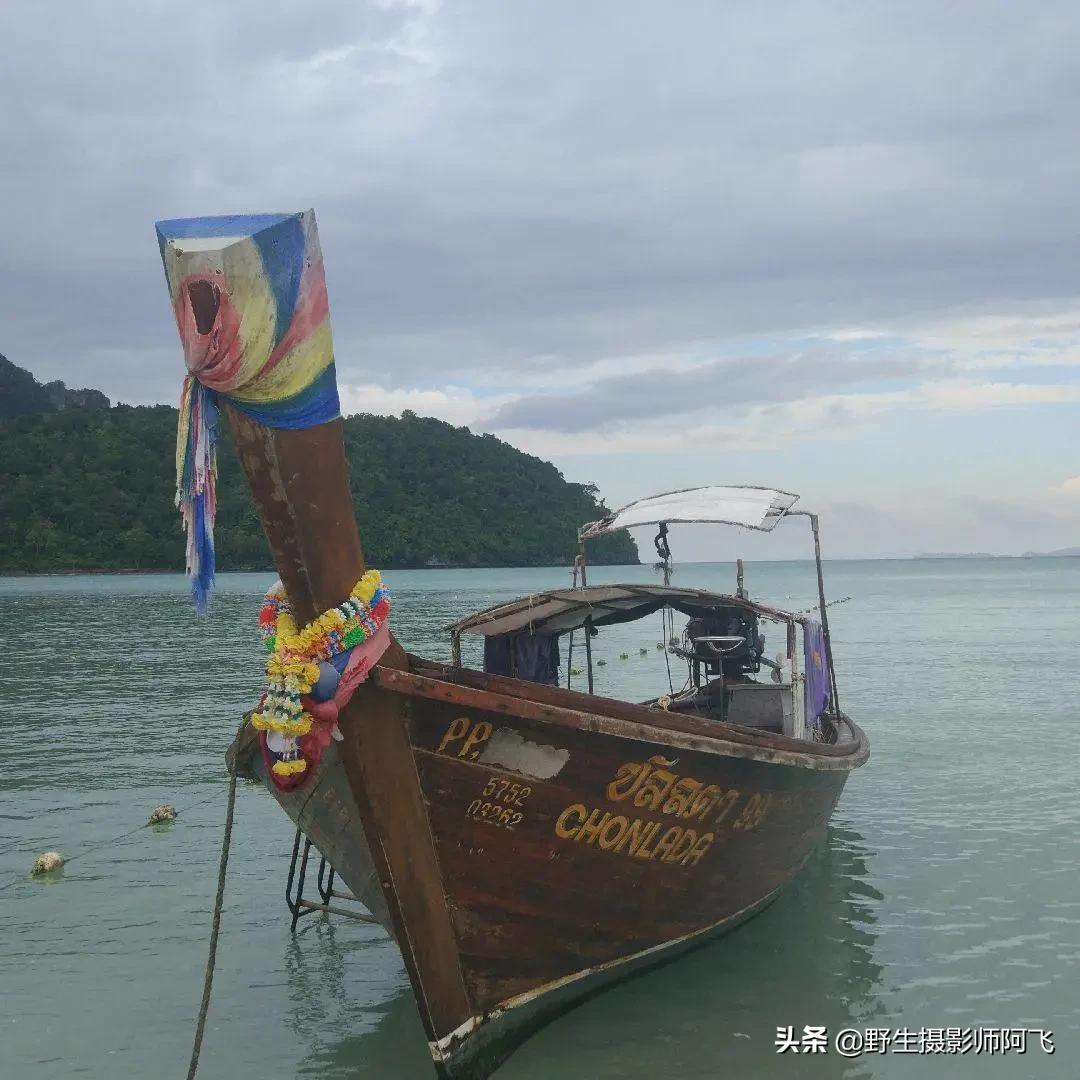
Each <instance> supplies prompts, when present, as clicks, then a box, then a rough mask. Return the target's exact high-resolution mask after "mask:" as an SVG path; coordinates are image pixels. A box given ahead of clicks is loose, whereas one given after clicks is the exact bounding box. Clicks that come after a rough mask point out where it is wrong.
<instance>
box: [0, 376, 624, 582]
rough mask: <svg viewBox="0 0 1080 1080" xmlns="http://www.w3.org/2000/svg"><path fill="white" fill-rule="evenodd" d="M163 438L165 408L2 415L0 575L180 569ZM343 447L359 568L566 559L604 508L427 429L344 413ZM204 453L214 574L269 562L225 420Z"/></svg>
mask: <svg viewBox="0 0 1080 1080" xmlns="http://www.w3.org/2000/svg"><path fill="white" fill-rule="evenodd" d="M11 366H14V365H11ZM16 371H21V369H16ZM35 385H36V384H35ZM21 389H22V390H23V395H22V400H28V399H32V398H34V393H33V387H30V386H25V387H22V388H21ZM83 393H85V392H83ZM175 439H176V410H175V409H173V408H170V407H168V406H165V405H157V406H153V407H132V406H128V405H116V406H113V407H112V408H100V407H87V405H86V404H84V403H82V402H75V403H71V402H69V403H68V405H67V406H66V407H62V408H61V409H60V411H55V410H54V411H49V412H37V413H24V414H23V415H15V416H11V417H9V418H7V419H4V420H2V421H0V572H7V573H13V572H20V571H35V572H40V571H71V570H122V569H123V570H127V569H132V570H178V569H183V536H182V533H181V532H180V519H179V514H178V513H177V511H176V509H175V508H174V506H173V490H174V486H175V479H174V475H173V469H174V464H173V462H174V448H175ZM345 448H346V454H347V456H348V459H349V466H350V473H351V476H352V491H353V497H354V501H355V503H356V507H357V516H358V519H359V521H360V533H361V537H362V539H363V543H364V550H365V553H366V555H367V557H368V560H369V561H370V563H371V565H373V566H378V567H385V568H394V567H422V566H429V565H443V566H543V565H569V564H570V563H571V562H572V560H573V557H574V554H575V553H576V540H575V537H576V530H577V528H578V526H579V525H581V524H582V523H583V522H585V521H590V520H595V519H596V518H598V517H601V516H603V514H604V513H606V510H605V508H604V507H603V505H602V504H601V503H598V502H597V500H596V498H595V489H593V488H592V487H591V486H590V485H584V484H571V483H567V481H566V480H564V479H563V476H562V474H561V473H560V472H559V471H558V470H557V469H556V468H555V466H554V465H552V464H550V463H549V462H546V461H541V460H540V459H539V458H536V457H532V456H531V455H529V454H524V453H522V452H521V451H519V450H516V449H515V448H514V447H512V446H509V445H508V444H506V443H504V442H501V441H500V440H498V439H496V438H495V437H494V436H492V435H473V434H472V433H471V432H469V431H468V430H467V429H465V428H455V427H453V426H452V425H450V424H446V423H443V422H442V421H441V420H434V419H426V418H423V417H419V416H415V415H413V414H412V413H408V412H406V413H405V414H404V415H403V416H402V417H401V418H400V419H398V418H396V417H386V416H351V417H349V418H348V419H346V421H345ZM218 458H219V461H218V465H219V487H218V504H219V505H218V516H217V529H216V542H217V565H218V569H219V570H256V569H268V568H269V567H270V565H271V561H270V554H269V551H268V549H267V546H266V540H265V538H264V536H263V533H262V528H261V527H260V525H259V521H258V518H257V517H256V514H255V510H254V507H253V505H252V503H251V498H250V495H249V493H248V490H247V486H246V484H245V483H244V481H243V478H242V476H241V474H240V467H239V464H238V462H237V460H236V455H235V453H234V451H233V448H232V444H231V441H230V440H229V438H228V432H227V426H226V425H224V424H223V425H222V443H221V446H220V448H219V455H218ZM589 559H590V561H591V562H596V563H636V562H637V561H638V554H637V548H636V546H635V544H634V542H633V540H631V538H630V537H629V536H627V535H626V534H618V535H614V536H609V537H603V538H601V539H600V540H597V541H593V542H591V543H590V545H589Z"/></svg>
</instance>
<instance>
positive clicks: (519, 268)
mask: <svg viewBox="0 0 1080 1080" xmlns="http://www.w3.org/2000/svg"><path fill="white" fill-rule="evenodd" d="M121 10H122V11H123V22H124V32H123V34H117V33H115V32H113V29H112V28H113V27H114V25H115V22H116V19H117V18H118V17H119V14H120V12H121ZM1078 29H1080V11H1078V10H1077V9H1076V8H1075V6H1073V5H1068V4H1065V3H1063V2H1062V3H1058V4H1055V5H1051V7H1050V8H1049V9H1042V17H1040V18H1039V19H1033V18H1030V17H1029V15H1028V13H1027V12H1025V11H1022V10H1020V9H1017V8H1009V7H1008V6H1005V7H1000V8H997V9H994V10H992V11H986V12H984V13H982V15H981V17H980V18H979V19H978V20H976V21H974V22H973V21H972V20H971V19H970V18H968V17H967V16H966V15H964V14H963V13H962V12H960V11H959V10H958V9H953V8H950V7H949V6H948V5H944V6H942V5H931V4H915V5H914V6H913V7H912V6H909V7H907V8H905V10H904V14H903V15H902V16H901V17H897V16H896V10H895V5H893V4H890V3H887V2H885V0H880V2H878V3H867V4H863V5H860V6H859V8H858V10H857V11H854V12H853V11H847V10H845V11H843V12H841V11H840V10H839V9H837V8H836V7H835V6H834V5H828V4H816V3H808V4H785V5H781V8H780V9H776V8H768V9H767V8H764V7H761V6H755V5H749V4H742V3H736V4H731V5H712V6H709V5H705V6H701V5H696V6H693V7H689V6H677V7H676V8H673V9H671V10H670V11H669V10H667V9H664V10H663V11H661V10H660V9H659V8H657V7H656V5H654V4H648V3H644V2H640V3H634V2H627V3H622V4H619V5H618V7H617V8H616V7H612V6H611V5H606V4H600V5H595V6H591V5H590V6H586V7H585V8H582V7H581V5H570V4H565V3H544V4H539V3H527V2H525V3H521V4H514V5H504V4H499V3H495V2H485V3H479V2H478V3H463V4H454V5H438V4H434V3H386V2H383V3H359V2H358V3H355V4H346V3H342V2H339V0H312V2H310V3H304V4H300V3H298V2H295V3H289V2H286V3H282V4H276V5H273V6H272V8H267V7H266V6H265V5H256V4H254V3H253V2H251V0H237V2H236V3H233V4H229V5H227V6H226V7H223V8H221V9H220V10H218V11H216V12H215V17H214V24H213V28H212V32H211V31H209V30H208V28H207V26H206V25H205V24H203V23H202V22H201V21H200V20H199V19H194V18H193V19H187V20H184V19H181V20H177V19H176V18H175V17H174V13H173V12H172V10H171V9H169V8H168V7H167V6H163V5H160V4H156V5H142V6H140V7H139V8H137V9H134V10H129V9H128V8H123V9H121V8H120V7H119V5H116V4H111V3H106V2H104V0H90V2H87V3H84V4H79V5H75V6H72V7H71V8H70V10H67V11H65V16H64V18H63V19H62V20H57V19H55V18H53V17H51V16H50V14H49V12H48V11H47V9H45V8H43V7H41V5H37V4H31V3H30V2H29V0H15V2H11V3H8V4H7V5H4V8H3V10H2V11H0V89H2V90H4V91H6V96H7V98H8V99H9V100H12V101H14V100H18V101H19V102H20V103H21V104H20V107H19V108H18V109H14V108H13V109H8V110H5V111H4V114H3V116H2V117H0V138H2V139H3V144H4V146H5V164H4V166H3V169H2V170H0V196H2V197H3V198H4V202H5V205H7V206H9V207H17V208H18V211H17V212H16V213H13V214H11V215H10V216H9V218H8V220H7V222H6V225H5V245H4V248H3V251H2V252H0V272H3V273H4V276H5V281H9V282H10V286H9V288H8V291H7V295H6V296H5V325H4V333H5V341H4V348H5V351H6V352H7V353H9V354H10V355H12V356H13V358H15V359H16V360H18V361H20V362H22V363H25V364H28V365H29V366H31V367H33V368H35V369H37V370H39V371H40V372H41V373H42V374H43V375H47V376H54V375H56V376H60V377H71V376H72V374H73V369H75V368H79V367H84V366H85V365H86V357H87V354H88V351H89V349H90V348H99V349H106V350H107V349H124V348H132V349H150V348H155V347H156V346H157V345H158V344H159V343H161V342H163V341H169V340H170V339H171V334H172V330H171V327H170V326H169V323H168V319H167V312H166V311H165V306H164V304H163V303H162V300H161V293H162V285H161V281H160V272H159V269H158V268H157V265H156V260H157V256H156V251H155V250H154V244H153V236H152V229H151V225H152V221H153V220H154V218H155V217H160V216H166V215H177V214H184V213H205V212H214V211H226V210H237V209H256V208H291V207H300V206H306V205H309V204H314V205H316V207H317V209H318V211H319V214H320V218H321V221H322V225H323V229H322V234H323V239H324V243H325V245H326V249H327V260H328V268H329V272H330V288H331V294H332V301H333V309H334V320H335V331H336V335H337V340H338V342H339V352H340V357H339V361H340V365H341V369H342V371H343V373H344V374H345V377H346V378H347V379H349V380H352V381H354V382H358V383H359V382H375V383H379V384H383V385H386V384H388V383H389V382H392V381H396V384H397V385H399V386H410V385H423V384H425V383H426V384H430V383H431V382H432V380H433V379H434V378H436V377H440V378H441V376H442V374H443V373H444V372H446V371H447V370H449V371H451V372H454V373H461V372H469V373H482V374H484V376H485V377H486V378H487V379H489V380H491V379H493V378H495V377H496V376H498V375H499V374H500V373H504V372H507V371H513V372H516V373H523V374H530V373H532V372H534V371H535V370H536V369H537V368H543V369H546V370H548V371H553V370H561V371H563V372H565V373H566V374H567V378H569V377H570V374H571V373H572V372H574V371H576V370H578V369H579V368H581V367H583V366H588V365H592V364H600V363H604V362H607V361H609V360H610V359H611V358H615V357H619V356H623V357H636V356H639V355H641V354H647V353H661V352H662V353H668V354H675V353H680V352H684V351H687V350H688V349H691V348H693V347H694V344H695V343H697V342H701V341H709V340H718V339H725V338H731V337H738V336H741V335H747V334H758V335H760V334H776V333H781V332H790V331H794V330H797V329H799V328H802V327H807V326H819V327H820V326H826V327H827V326H830V325H831V326H833V327H837V328H844V327H859V326H863V325H869V324H870V323H871V322H874V321H880V320H889V319H893V320H895V319H897V318H900V317H903V316H907V315H909V314H910V313H911V312H913V311H928V310H940V309H941V308H942V307H943V306H947V305H956V304H963V303H972V302H979V303H987V304H997V305H1001V304H1005V303H1012V302H1016V301H1021V300H1028V299H1032V298H1035V297H1041V296H1046V295H1049V294H1050V293H1051V292H1052V293H1053V294H1055V295H1060V294H1061V293H1062V292H1066V293H1067V292H1072V293H1076V292H1077V291H1080V268H1078V267H1077V266H1076V265H1075V260H1074V259H1073V258H1072V257H1071V245H1070V244H1068V243H1066V242H1063V233H1062V222H1069V221H1073V220H1076V219H1077V216H1078V215H1077V210H1078V209H1080V206H1078V202H1080V184H1078V183H1077V180H1078V178H1080V146H1078V145H1077V144H1076V142H1075V140H1074V139H1073V138H1072V130H1073V114H1074V109H1073V107H1072V103H1073V102H1074V101H1075V99H1076V97H1077V93H1078V90H1080V72H1078V71H1077V69H1076V66H1075V64H1074V62H1073V59H1074V58H1073V56H1072V52H1071V50H1070V49H1069V48H1068V47H1067V46H1066V43H1067V42H1069V41H1071V40H1073V37H1074V35H1075V32H1076V31H1077V30H1078ZM793 56H798V58H799V62H798V63H792V61H791V58H792V57H793ZM841 332H842V331H841ZM176 374H177V372H176V370H175V367H173V368H169V369H164V368H163V369H162V370H160V371H159V372H157V374H156V376H155V378H156V383H155V385H156V386H157V387H158V388H159V394H160V396H161V397H162V398H163V399H170V400H171V398H172V397H173V396H174V395H173V383H174V381H175V377H176ZM78 378H83V379H84V381H92V382H97V383H99V384H101V385H103V387H105V388H106V389H107V390H109V391H111V392H112V393H113V394H114V395H115V396H119V390H120V387H121V385H122V384H121V380H119V379H117V378H116V377H115V375H114V373H113V371H112V369H111V368H110V367H108V366H107V365H102V366H100V367H98V368H97V369H96V370H94V371H91V372H89V373H88V374H87V375H86V376H83V375H82V374H81V373H80V375H79V376H78ZM76 381H77V379H76ZM453 381H457V382H458V383H460V382H462V381H463V380H462V378H461V377H458V378H457V379H455V380H453Z"/></svg>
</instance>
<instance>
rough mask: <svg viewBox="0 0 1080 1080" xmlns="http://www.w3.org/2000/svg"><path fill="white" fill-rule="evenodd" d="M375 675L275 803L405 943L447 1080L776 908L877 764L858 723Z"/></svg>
mask: <svg viewBox="0 0 1080 1080" xmlns="http://www.w3.org/2000/svg"><path fill="white" fill-rule="evenodd" d="M374 681H375V685H374V686H370V687H368V688H366V689H365V691H364V694H365V698H364V700H365V701H366V703H367V706H368V708H367V710H365V711H366V712H367V715H368V719H360V720H359V721H358V722H354V723H353V724H352V725H350V726H344V725H343V734H344V737H345V738H344V742H343V743H341V744H340V745H339V746H334V747H331V749H330V750H329V751H328V752H327V754H326V755H325V756H324V759H323V762H322V763H321V765H320V767H319V771H318V773H317V774H316V776H315V777H314V778H313V779H312V781H311V784H310V786H306V787H305V788H303V789H301V790H300V791H298V792H295V793H292V794H282V793H280V792H277V791H275V794H276V795H277V797H278V799H279V801H280V802H281V804H282V805H283V806H284V807H285V809H286V810H287V811H289V813H290V816H292V817H293V819H294V820H295V821H297V823H298V824H299V825H300V827H301V828H302V829H304V831H305V832H306V833H307V835H309V836H310V837H311V839H312V841H313V842H314V843H315V844H316V846H317V847H318V848H319V849H320V850H321V851H322V852H323V854H325V855H326V856H327V858H328V859H329V860H330V861H331V862H332V863H333V865H334V866H335V867H336V869H337V871H338V874H339V876H340V877H341V878H342V879H343V880H344V881H345V883H346V884H347V885H348V886H349V888H350V889H351V890H352V891H353V893H354V894H355V895H356V896H358V897H359V898H361V899H362V900H363V901H364V902H365V903H366V904H367V906H368V907H369V909H370V910H371V911H372V913H373V914H374V915H375V917H376V918H377V919H378V920H379V921H380V922H382V923H383V925H384V926H385V927H386V928H387V929H388V930H389V931H390V932H391V933H393V934H394V935H395V936H396V937H397V940H398V943H399V945H400V946H401V948H402V953H403V956H404V958H405V961H406V966H407V967H408V969H409V973H410V977H411V979H412V982H413V988H414V991H415V992H416V997H417V1001H418V1003H419V1005H420V1010H421V1015H422V1018H423V1019H424V1023H425V1027H426V1028H427V1031H428V1037H429V1043H430V1046H431V1051H432V1057H433V1060H434V1063H435V1066H436V1069H437V1071H438V1073H439V1074H440V1075H441V1076H443V1077H446V1078H447V1080H483V1078H485V1077H487V1076H489V1075H490V1074H491V1072H492V1071H493V1070H494V1069H495V1068H497V1067H498V1065H499V1064H500V1063H501V1062H502V1061H503V1060H504V1059H505V1058H506V1056H507V1055H508V1054H510V1053H511V1052H512V1051H513V1050H514V1049H515V1047H517V1046H518V1045H520V1043H521V1042H522V1041H524V1040H525V1039H526V1038H527V1037H528V1036H529V1035H530V1034H531V1033H532V1032H534V1031H535V1030H536V1029H537V1028H539V1027H541V1026H543V1025H544V1024H546V1023H548V1022H549V1021H551V1020H552V1019H554V1018H555V1017H557V1016H559V1015H560V1014H561V1013H563V1012H565V1011H566V1010H567V1009H569V1008H571V1007H573V1006H574V1005H575V1004H578V1003H579V1002H580V1001H582V1000H584V999H585V998H587V997H588V996H590V995H592V994H594V993H596V992H597V991H598V990H600V989H602V988H603V987H605V986H606V985H608V984H610V983H611V982H612V981H615V980H618V979H621V978H625V977H627V976H629V975H632V974H634V973H636V972H638V971H640V970H642V969H645V968H648V967H652V966H656V965H658V964H660V963H664V962H667V961H668V960H671V959H673V958H675V957H676V956H678V955H680V954H681V953H683V952H686V951H687V950H689V949H692V948H694V947H696V946H698V945H700V944H703V943H704V942H705V941H707V940H709V939H710V938H711V937H713V936H715V935H717V934H720V933H723V932H725V931H727V930H729V929H731V928H732V927H734V926H736V925H738V924H739V923H740V922H742V921H743V920H745V919H746V918H748V917H750V916H751V915H753V914H754V913H755V912H757V911H759V910H760V909H761V908H762V907H764V906H765V905H767V904H768V903H769V902H770V901H771V900H772V899H773V898H774V897H775V896H776V895H777V894H778V892H779V891H780V890H781V889H782V887H783V886H784V885H785V884H786V883H787V882H788V881H790V880H791V879H792V877H794V876H795V874H796V873H797V872H798V870H799V869H800V868H801V867H802V865H803V863H804V862H805V861H806V859H807V857H808V856H809V854H810V853H811V851H812V850H813V848H814V846H815V845H816V844H817V843H818V842H819V841H820V839H821V838H822V837H823V835H824V832H825V828H826V825H827V822H828V820H829V817H830V815H831V813H832V810H833V807H834V806H835V804H836V801H837V799H838V798H839V796H840V793H841V791H842V789H843V786H844V783H845V781H846V779H847V775H848V773H849V772H850V770H851V769H852V768H855V767H856V766H857V765H860V764H862V762H863V761H865V760H866V756H867V754H868V747H867V744H866V740H865V737H864V736H863V735H862V733H861V732H859V731H858V729H857V728H854V727H853V726H852V727H851V728H850V730H849V737H848V739H847V740H846V743H845V744H843V745H841V746H828V747H825V746H823V747H820V748H819V749H818V750H813V749H812V748H811V749H808V748H807V744H795V743H793V740H788V739H783V738H782V737H776V736H771V737H761V736H756V735H750V734H748V733H745V732H740V731H738V730H736V729H731V730H729V731H727V732H726V733H724V734H721V735H718V733H717V729H718V725H710V724H709V723H708V722H703V721H700V720H695V719H690V718H685V717H677V716H674V715H672V716H670V717H669V716H666V715H664V714H657V713H655V712H650V711H649V710H645V709H642V708H640V707H638V706H633V705H626V704H625V703H619V702H608V701H605V700H604V699H597V698H586V697H585V696H584V695H579V694H573V693H571V692H568V691H561V690H555V689H551V688H544V689H542V690H541V689H540V688H537V687H535V686H533V685H531V684H523V683H517V682H516V680H509V679H497V678H493V677H489V676H482V675H479V674H477V673H464V672H458V671H455V669H448V668H441V667H440V666H438V665H431V664H426V663H425V662H423V661H420V660H418V659H417V658H409V665H408V669H399V670H394V669H390V668H382V667H380V668H378V669H377V670H376V677H375V680H374ZM469 682H472V683H474V684H476V685H472V686H470V685H467V683H469ZM463 683H465V684H466V685H463ZM515 689H517V690H518V691H519V693H520V695H522V696H517V695H515V694H514V693H513V691H514V690H515ZM526 694H527V695H528V697H525V696H523V695H526ZM537 694H539V695H540V696H541V697H543V698H546V699H547V700H546V701H537V700H536V699H535V698H536V695H537ZM584 703H588V704H589V705H590V708H591V709H592V710H593V711H590V712H585V711H582V710H581V709H579V708H575V707H573V706H579V705H581V704H584ZM665 722H668V723H671V724H673V725H676V727H675V728H666V727H662V726H658V725H660V724H663V723H665ZM369 723H370V724H381V725H389V726H392V727H395V728H396V729H397V731H398V734H399V735H400V736H401V738H400V743H401V744H402V745H404V746H405V747H406V748H407V749H406V751H405V755H404V757H403V758H399V759H398V762H397V764H395V763H394V761H393V760H392V759H391V758H386V759H384V760H383V762H382V765H383V766H384V769H394V770H395V772H394V775H393V778H392V781H393V782H392V783H390V784H386V785H383V786H381V787H380V788H379V789H378V790H376V789H374V788H372V787H369V788H367V789H366V790H364V791H361V792H359V793H358V791H357V786H358V784H363V783H364V777H363V775H362V774H361V770H359V769H358V768H357V765H358V764H360V763H361V762H363V763H364V764H365V765H366V766H367V767H369V768H370V766H371V764H372V756H371V754H370V753H369V752H365V750H364V749H363V747H362V746H361V745H359V744H360V743H362V738H359V736H361V732H360V731H359V730H357V728H358V727H361V728H362V727H366V726H367V725H368V724H369ZM383 735H384V737H385V736H386V732H385V731H384V732H383ZM725 736H727V737H725ZM247 757H248V759H249V760H250V762H251V765H249V771H250V769H251V768H254V769H255V771H256V772H258V771H259V769H260V766H261V759H259V758H258V756H257V755H254V754H248V755H247ZM402 762H404V763H405V764H404V766H402V764H401V763H402ZM358 795H359V797H357V796H358ZM410 804H413V805H414V806H415V805H418V806H419V807H420V808H421V812H422V817H423V819H424V828H423V833H424V836H423V842H420V841H418V839H417V833H416V830H415V829H412V830H410V832H409V834H408V837H409V838H408V840H407V841H404V843H405V845H406V847H407V848H408V850H401V845H402V841H400V840H395V839H394V838H393V837H392V836H389V835H388V834H387V832H386V831H385V830H384V829H383V828H382V825H381V822H384V821H386V820H388V819H391V818H395V817H400V815H401V814H402V813H403V812H407V807H408V806H409V805H410ZM428 845H430V847H428ZM428 856H430V857H428ZM424 897H427V898H429V899H430V898H432V897H434V898H436V900H435V901H433V902H432V903H430V904H426V905H425V901H424ZM417 909H420V910H422V911H423V915H422V917H421V918H420V919H416V918H410V917H409V915H408V912H409V911H410V910H412V911H415V910H417ZM440 934H443V935H444V937H445V941H444V947H443V948H442V951H441V952H440V948H439V946H438V943H437V939H438V938H439V935H440ZM448 955H449V956H451V961H450V967H451V970H449V971H448V970H447V956H448Z"/></svg>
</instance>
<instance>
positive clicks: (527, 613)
mask: <svg viewBox="0 0 1080 1080" xmlns="http://www.w3.org/2000/svg"><path fill="white" fill-rule="evenodd" d="M662 607H669V608H673V609H674V610H675V611H678V612H681V613H682V614H683V615H688V616H690V617H691V618H694V617H707V616H709V615H711V614H714V613H715V612H716V610H717V609H718V608H730V607H741V608H745V609H746V610H748V611H754V612H757V614H759V615H762V616H764V617H765V618H770V619H778V620H780V621H782V622H804V621H805V619H806V616H804V615H796V614H792V613H791V612H787V611H781V610H779V609H778V608H771V607H766V606H764V605H763V604H757V603H754V602H753V601H750V600H747V599H745V598H743V597H740V596H725V595H723V594H722V593H712V592H704V591H702V590H700V589H680V588H676V587H675V586H672V585H589V586H586V587H583V588H570V589H554V590H552V591H551V592H544V593H534V594H532V595H531V596H523V597H520V598H519V599H517V600H511V601H510V602H509V603H505V604H497V605H496V606H495V607H490V608H486V609H485V610H484V611H478V612H476V613H475V614H473V615H469V616H467V617H466V618H464V619H461V620H460V621H458V622H456V623H454V624H453V625H452V626H451V627H449V629H450V630H451V632H453V633H454V634H455V635H456V634H463V633H465V634H481V635H483V636H484V637H491V636H493V635H496V634H512V633H516V632H518V631H520V630H530V631H531V632H532V633H534V634H545V635H554V634H565V633H569V632H570V631H571V630H578V629H580V628H581V627H583V626H584V625H585V624H586V623H589V624H590V625H592V626H609V625H611V624H613V623H621V622H632V621H634V620H635V619H643V618H645V617H646V616H647V615H650V614H652V613H653V612H654V611H659V610H660V608H662Z"/></svg>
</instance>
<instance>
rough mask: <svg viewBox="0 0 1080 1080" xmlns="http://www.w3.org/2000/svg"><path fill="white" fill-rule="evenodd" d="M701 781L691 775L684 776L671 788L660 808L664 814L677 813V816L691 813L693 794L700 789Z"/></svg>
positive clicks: (686, 815) (688, 815)
mask: <svg viewBox="0 0 1080 1080" xmlns="http://www.w3.org/2000/svg"><path fill="white" fill-rule="evenodd" d="M701 786H702V785H701V781H700V780H695V779H694V778H693V777H692V776H684V777H683V778H682V779H681V780H680V781H679V782H678V783H677V784H676V785H675V786H674V787H673V788H672V789H671V795H670V797H669V798H668V800H667V802H665V803H664V805H663V807H662V810H663V812H664V813H665V814H678V815H679V817H690V815H691V814H692V813H693V807H694V802H695V800H694V796H695V794H696V793H697V792H698V791H700V790H701Z"/></svg>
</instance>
